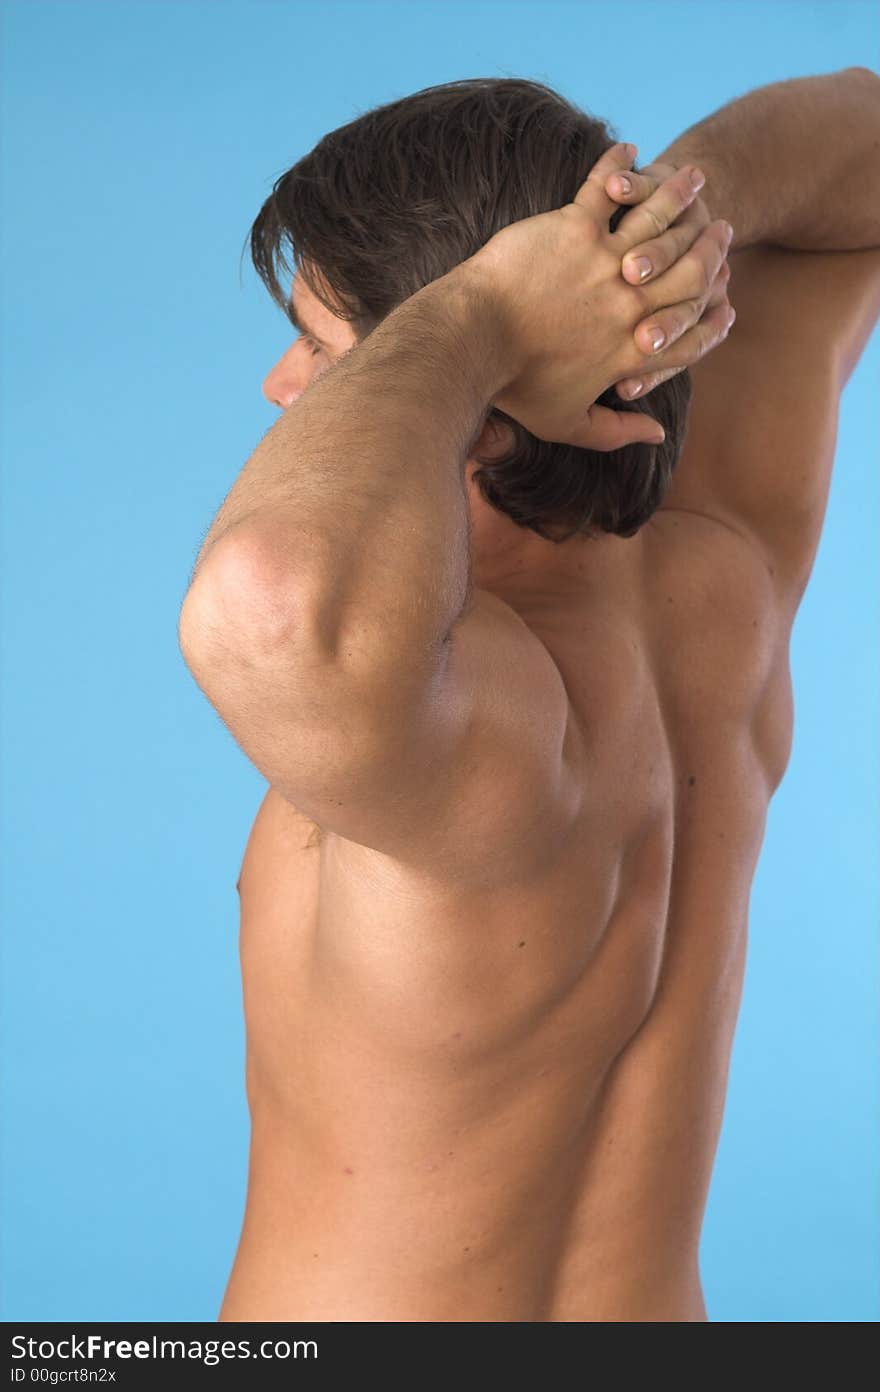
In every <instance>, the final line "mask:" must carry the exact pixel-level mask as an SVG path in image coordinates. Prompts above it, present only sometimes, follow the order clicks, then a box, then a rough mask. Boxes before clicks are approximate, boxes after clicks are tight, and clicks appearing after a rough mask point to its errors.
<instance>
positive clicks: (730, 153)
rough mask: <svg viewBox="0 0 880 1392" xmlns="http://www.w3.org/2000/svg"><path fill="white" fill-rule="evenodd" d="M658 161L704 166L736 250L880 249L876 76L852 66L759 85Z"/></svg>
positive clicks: (712, 202)
mask: <svg viewBox="0 0 880 1392" xmlns="http://www.w3.org/2000/svg"><path fill="white" fill-rule="evenodd" d="M656 158H657V160H658V161H665V162H668V163H670V164H677V165H681V164H685V163H694V164H698V165H699V166H700V168H701V169H702V170H703V171H704V173H705V175H706V184H705V187H704V188H703V190H702V197H703V198H704V199H705V202H706V205H707V207H708V209H709V212H710V214H711V216H712V217H713V218H725V219H726V220H727V221H728V222H729V223H730V224H731V225H732V227H733V242H732V244H731V251H736V250H739V249H741V248H743V247H747V246H751V245H753V244H755V243H757V242H765V243H771V244H773V245H776V246H781V247H787V248H790V249H792V250H797V251H856V250H862V249H864V248H866V247H874V246H878V245H880V77H878V76H877V74H876V73H873V72H871V71H870V70H869V69H867V68H846V69H844V70H843V71H841V72H835V73H829V74H824V75H821V76H819V77H800V78H793V79H792V80H790V81H787V82H774V83H771V84H770V85H769V86H766V87H759V88H757V89H756V90H755V91H754V92H749V93H747V94H746V96H744V97H740V98H739V99H738V100H736V101H733V102H730V103H729V104H728V105H727V106H724V107H722V108H721V109H720V110H719V111H717V112H715V113H714V114H713V115H711V116H708V117H707V118H706V119H705V120H703V121H700V122H698V123H697V125H695V126H691V127H690V129H689V130H687V131H685V133H684V134H683V135H682V136H680V137H679V138H678V139H677V140H675V141H674V142H673V143H672V145H670V146H669V147H668V148H667V149H666V150H664V151H663V153H662V154H660V155H657V156H656Z"/></svg>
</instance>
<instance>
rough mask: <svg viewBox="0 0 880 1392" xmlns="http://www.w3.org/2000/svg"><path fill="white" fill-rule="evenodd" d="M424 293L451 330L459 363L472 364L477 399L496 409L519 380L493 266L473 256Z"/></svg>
mask: <svg viewBox="0 0 880 1392" xmlns="http://www.w3.org/2000/svg"><path fill="white" fill-rule="evenodd" d="M418 294H419V295H420V296H424V297H425V302H426V304H430V306H431V309H432V312H435V313H438V314H439V315H440V318H441V320H442V321H443V322H444V323H445V324H446V326H448V331H449V333H450V342H451V345H452V347H453V351H454V353H455V356H456V359H457V360H458V361H460V362H462V363H465V364H466V365H467V371H468V374H469V376H470V378H471V380H472V381H473V383H474V386H475V388H476V391H477V395H478V396H479V398H480V399H481V401H482V403H483V405H484V406H485V407H486V408H488V407H490V406H491V405H492V403H493V402H494V401H495V399H496V397H498V396H500V394H501V393H502V392H503V391H504V390H505V388H506V387H507V386H508V385H509V384H510V382H512V381H513V380H514V378H515V377H516V375H517V371H518V366H517V361H516V345H515V343H514V342H513V337H512V335H511V333H510V332H509V327H508V323H507V319H506V316H505V314H504V307H503V303H502V301H501V297H500V295H499V293H498V290H497V288H496V286H495V284H494V281H493V279H492V276H491V274H490V272H489V270H488V268H487V267H485V266H483V265H482V264H481V263H480V262H479V261H478V260H477V258H476V257H469V258H468V259H467V260H466V261H462V262H461V263H460V264H459V265H457V266H455V267H453V269H452V270H451V271H449V272H448V274H447V275H445V276H441V277H440V278H439V279H438V280H435V281H432V282H431V283H430V284H429V285H426V286H425V288H424V289H423V290H421V291H419V292H418ZM413 298H415V297H413Z"/></svg>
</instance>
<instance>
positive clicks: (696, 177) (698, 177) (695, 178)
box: [691, 169, 706, 189]
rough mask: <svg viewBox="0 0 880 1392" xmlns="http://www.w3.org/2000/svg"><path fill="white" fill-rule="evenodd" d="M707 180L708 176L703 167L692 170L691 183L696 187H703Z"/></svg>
mask: <svg viewBox="0 0 880 1392" xmlns="http://www.w3.org/2000/svg"><path fill="white" fill-rule="evenodd" d="M705 182H706V176H705V174H704V173H703V171H702V169H692V170H691V185H692V186H693V188H695V189H701V188H702V187H703V185H704V184H705Z"/></svg>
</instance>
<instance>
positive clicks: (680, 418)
mask: <svg viewBox="0 0 880 1392" xmlns="http://www.w3.org/2000/svg"><path fill="white" fill-rule="evenodd" d="M616 140H617V136H616V135H615V134H614V132H613V130H612V128H611V127H610V126H609V124H608V123H607V122H605V121H603V120H600V119H598V118H596V117H593V116H590V115H588V114H587V113H586V112H584V111H582V110H581V109H580V108H579V107H577V106H575V105H574V104H573V103H571V102H570V101H567V100H566V99H565V98H564V97H562V96H560V94H559V93H558V92H555V91H554V90H553V89H552V88H550V87H547V86H545V85H543V84H542V83H540V82H533V81H530V80H528V79H526V78H469V79H464V80H461V81H456V82H448V83H445V84H442V85H440V86H435V87H426V88H424V89H423V90H422V91H419V92H415V93H413V94H412V95H411V96H407V97H402V98H401V99H400V100H398V101H393V102H389V103H388V104H387V105H384V106H379V107H376V108H374V109H373V110H371V111H367V112H366V113H364V114H363V115H361V116H358V117H357V118H356V119H355V120H353V121H350V122H349V123H348V124H347V125H344V126H340V127H339V128H338V129H337V130H334V131H331V132H329V134H327V135H325V136H324V137H323V138H322V139H321V140H319V142H318V144H317V145H316V146H315V147H314V149H313V150H311V151H310V153H309V154H307V155H304V156H303V157H302V158H301V159H300V160H298V161H297V163H296V164H294V165H293V166H292V167H291V168H290V169H288V170H287V171H286V172H285V173H284V174H282V175H280V177H279V178H278V179H277V180H276V181H275V183H274V185H273V187H272V191H271V193H270V194H269V196H268V198H267V199H266V200H265V202H264V203H263V206H262V207H261V209H260V211H259V213H258V214H257V217H256V218H255V220H254V222H253V225H252V226H251V229H250V232H249V234H248V240H249V244H250V253H251V259H252V261H253V264H254V267H255V269H256V271H257V273H258V275H259V276H260V278H261V280H262V281H263V283H264V284H265V286H266V288H267V289H268V291H269V293H270V294H271V296H272V298H273V300H274V301H275V302H276V304H278V305H279V306H280V307H281V308H285V305H286V293H285V290H284V288H283V285H282V282H281V276H282V275H285V276H288V275H292V273H293V271H294V269H296V270H298V271H300V272H301V274H302V276H303V279H304V281H305V282H306V284H307V285H308V287H309V289H310V290H311V291H312V292H313V294H314V295H315V296H316V297H317V298H318V300H319V301H320V302H321V303H322V304H323V305H324V306H325V307H326V308H327V309H329V310H331V311H332V312H333V313H334V314H337V315H338V316H339V317H340V318H342V319H344V320H345V321H346V322H348V323H350V324H351V326H352V329H353V332H354V334H355V338H356V341H357V342H358V343H360V342H362V341H363V340H364V339H365V338H366V337H367V336H368V335H369V334H370V333H371V332H372V330H373V329H374V328H375V327H376V326H377V324H379V323H380V322H381V321H382V320H383V319H384V318H385V317H386V316H387V315H388V314H390V313H391V311H392V310H394V309H396V308H397V306H398V305H400V304H402V303H403V301H404V300H406V299H408V298H409V296H410V295H413V294H415V292H416V291H417V290H420V289H421V288H422V287H423V286H425V285H427V284H429V283H430V282H431V281H433V280H436V279H437V278H438V277H440V276H443V275H446V274H447V273H448V272H449V271H451V270H452V269H453V267H455V266H457V265H458V264H460V262H462V261H465V260H466V259H467V258H468V257H470V256H473V255H474V254H475V253H476V252H477V251H478V250H479V249H480V247H482V246H483V245H484V244H485V243H486V242H487V241H488V240H489V238H490V237H492V236H493V235H494V234H495V233H496V232H498V231H500V230H501V228H502V227H506V226H507V225H508V223H511V222H517V221H519V220H520V219H522V218H527V217H532V216H534V215H535V214H537V213H545V212H549V211H550V210H552V209H554V208H558V207H561V206H562V205H563V204H564V203H569V202H571V201H572V200H573V198H574V195H575V193H576V192H577V190H578V189H579V187H580V186H581V184H582V183H583V182H584V180H585V179H586V177H587V175H588V174H589V172H590V170H591V168H592V167H593V165H594V164H595V163H596V161H597V160H598V159H599V158H600V156H601V155H602V154H603V153H604V152H605V151H606V150H607V149H608V148H609V147H610V146H611V145H613V144H615V143H616ZM626 212H627V209H626V208H620V209H618V210H617V211H616V212H615V213H614V215H613V217H612V218H611V221H610V223H609V226H610V228H611V230H612V231H613V230H614V229H615V227H616V226H617V224H618V222H619V221H620V219H621V218H622V217H623V216H625V214H626ZM247 244H248V242H247V240H246V244H245V249H247ZM312 268H317V270H318V273H319V274H318V276H317V277H316V276H315V275H314V274H312ZM321 281H323V284H322V283H321ZM691 392H692V387H691V378H690V373H689V372H688V371H687V370H685V371H682V372H680V373H678V374H677V375H676V376H675V377H672V378H670V379H669V380H668V381H666V382H663V383H661V384H660V385H659V386H658V387H655V388H654V390H653V391H652V392H651V393H650V397H649V400H644V399H641V400H637V401H623V400H622V398H620V397H618V396H617V394H616V392H615V390H614V388H613V387H610V388H609V389H608V390H607V391H606V392H604V393H603V394H602V396H600V397H599V402H600V404H602V405H607V406H612V407H614V408H615V409H616V410H627V411H643V412H648V413H649V414H650V415H652V416H654V417H655V418H656V419H657V420H659V421H660V422H661V424H662V425H663V428H664V429H665V431H666V439H665V440H664V441H663V443H662V444H660V445H651V444H643V443H637V444H631V445H626V446H624V447H623V448H622V449H618V450H612V451H610V452H608V453H602V452H599V451H596V450H589V449H583V448H580V447H576V446H573V445H567V444H558V443H553V442H548V441H545V440H539V439H537V438H536V437H535V436H534V435H532V434H531V433H530V432H529V431H528V430H526V429H525V428H524V427H523V426H522V425H520V424H519V422H518V421H515V420H513V419H512V418H511V417H510V416H508V415H506V414H505V413H504V412H503V411H498V410H493V412H492V413H491V416H494V417H495V418H497V419H499V420H503V421H506V422H507V423H508V425H509V426H510V428H511V431H512V432H513V436H514V441H513V445H512V448H511V450H510V452H509V453H507V454H506V455H504V456H503V457H502V458H501V459H497V460H494V461H489V460H482V459H480V458H479V457H478V456H477V463H478V466H479V467H478V468H477V469H476V470H475V472H474V482H475V483H476V484H477V486H478V487H479V489H480V491H481V493H482V495H483V497H484V498H485V499H486V501H487V502H488V503H490V504H491V505H492V507H494V508H497V510H498V511H499V512H502V513H506V514H507V516H508V517H510V518H512V520H513V521H514V522H515V523H517V524H518V525H519V526H522V527H529V528H531V529H532V530H533V531H534V532H536V533H537V534H538V535H539V536H542V537H544V538H546V539H547V540H550V541H564V540H567V539H568V538H569V537H571V536H573V535H575V534H577V533H581V534H586V535H591V536H595V535H597V534H598V533H601V532H606V533H613V534H615V535H617V536H622V537H628V536H632V535H633V534H634V533H635V532H637V531H638V529H639V528H640V527H641V526H642V525H643V524H644V523H645V522H646V521H647V519H648V518H649V517H650V516H651V514H652V513H653V512H654V511H655V509H656V508H657V507H658V506H659V504H660V503H661V502H662V500H663V497H664V494H665V493H666V490H667V487H668V485H669V481H670V478H671V476H672V470H673V468H674V467H675V463H676V461H677V459H678V456H679V453H680V450H681V444H682V441H683V439H684V434H685V430H686V426H687V415H688V408H689V405H690V399H691ZM491 416H490V419H491Z"/></svg>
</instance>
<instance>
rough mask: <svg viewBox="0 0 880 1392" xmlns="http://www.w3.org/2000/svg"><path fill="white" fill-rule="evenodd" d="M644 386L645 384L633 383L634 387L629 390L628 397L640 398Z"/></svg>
mask: <svg viewBox="0 0 880 1392" xmlns="http://www.w3.org/2000/svg"><path fill="white" fill-rule="evenodd" d="M644 385H645V384H644V382H633V384H632V386H631V387H629V389H628V390H627V393H626V394H627V396H638V394H639V392H640V391H641V390H642V387H643V386H644Z"/></svg>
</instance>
